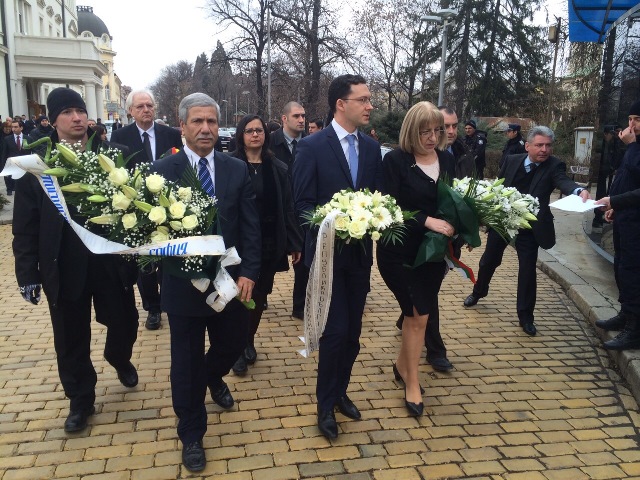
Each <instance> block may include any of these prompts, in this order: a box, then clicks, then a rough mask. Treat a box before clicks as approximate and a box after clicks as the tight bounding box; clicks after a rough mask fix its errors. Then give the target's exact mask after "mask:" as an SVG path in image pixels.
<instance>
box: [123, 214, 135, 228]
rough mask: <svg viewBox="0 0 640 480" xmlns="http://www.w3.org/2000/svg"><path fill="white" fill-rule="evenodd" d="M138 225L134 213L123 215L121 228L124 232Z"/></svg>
mask: <svg viewBox="0 0 640 480" xmlns="http://www.w3.org/2000/svg"><path fill="white" fill-rule="evenodd" d="M137 224H138V218H137V217H136V214H135V213H125V214H124V215H123V216H122V226H123V227H124V228H125V230H129V229H131V228H133V227H135V226H136V225H137Z"/></svg>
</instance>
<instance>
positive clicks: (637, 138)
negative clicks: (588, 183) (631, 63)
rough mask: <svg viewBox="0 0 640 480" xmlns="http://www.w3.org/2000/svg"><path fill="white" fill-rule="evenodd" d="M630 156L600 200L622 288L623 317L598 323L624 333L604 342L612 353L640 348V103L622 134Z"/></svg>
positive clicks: (632, 112)
mask: <svg viewBox="0 0 640 480" xmlns="http://www.w3.org/2000/svg"><path fill="white" fill-rule="evenodd" d="M618 136H619V138H620V140H622V142H624V143H625V144H626V145H627V152H626V153H625V155H624V158H623V159H622V164H621V165H620V167H619V168H618V172H617V173H616V176H615V178H614V179H613V183H612V184H611V189H610V190H609V196H608V197H604V198H602V199H600V200H598V203H602V204H603V205H604V207H603V209H604V210H606V213H605V220H607V221H613V248H614V252H615V253H614V259H613V271H614V275H615V279H616V284H617V285H618V291H619V294H620V295H619V297H618V301H619V302H620V307H621V308H620V313H618V314H617V315H616V316H615V317H613V318H610V319H608V320H598V321H596V326H598V327H600V328H602V329H603V330H607V331H609V330H621V332H620V333H619V334H618V335H617V336H616V337H615V338H613V339H611V340H608V341H606V342H604V345H603V346H604V348H606V349H608V350H629V349H636V348H640V276H639V275H638V274H639V273H640V255H638V245H640V100H638V101H637V102H635V103H634V104H633V105H631V108H630V109H629V126H628V127H627V128H625V129H624V130H622V131H621V132H620V133H619V134H618Z"/></svg>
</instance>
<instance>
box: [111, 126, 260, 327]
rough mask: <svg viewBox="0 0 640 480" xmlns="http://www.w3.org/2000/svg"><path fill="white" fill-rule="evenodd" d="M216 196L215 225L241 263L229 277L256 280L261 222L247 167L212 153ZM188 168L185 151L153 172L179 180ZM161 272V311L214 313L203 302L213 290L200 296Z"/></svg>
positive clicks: (188, 285)
mask: <svg viewBox="0 0 640 480" xmlns="http://www.w3.org/2000/svg"><path fill="white" fill-rule="evenodd" d="M122 130H124V128H123V129H122ZM214 165H215V179H214V185H215V193H216V198H217V199H218V203H217V208H218V217H217V220H216V222H217V224H218V227H219V229H220V231H221V233H222V237H223V238H224V243H225V246H226V247H227V248H230V247H236V249H237V250H238V254H239V255H240V258H242V263H241V264H240V265H238V266H234V267H229V268H227V270H228V271H229V274H230V275H231V276H232V277H233V278H234V279H237V278H238V277H247V278H250V279H251V280H253V281H256V280H257V279H258V275H259V273H260V260H261V252H262V247H261V238H260V219H259V218H258V211H257V208H256V204H255V193H254V190H253V187H252V186H251V178H250V177H249V171H248V169H247V165H246V163H245V162H243V161H242V160H239V159H237V158H233V157H230V156H229V155H226V154H224V153H220V152H215V155H214ZM188 166H190V162H189V158H188V157H187V154H186V153H185V152H184V150H181V151H180V152H178V153H176V154H175V155H170V156H168V157H165V158H163V159H161V160H157V161H156V162H154V163H153V166H152V170H154V171H156V172H158V173H159V174H161V175H162V176H163V177H165V178H166V179H167V180H173V181H178V180H180V179H181V178H182V174H183V172H184V171H185V169H186V168H187V167H188ZM167 270H168V269H164V270H163V277H162V282H163V283H162V291H161V295H162V310H164V311H165V312H167V313H171V314H178V315H189V316H210V315H211V314H212V312H213V310H212V309H211V307H209V306H208V305H207V304H206V302H205V299H206V297H207V296H208V295H209V293H211V291H213V288H212V287H210V288H209V290H208V291H207V292H205V293H204V294H203V293H200V291H198V290H196V288H195V287H194V286H193V285H192V284H191V281H190V280H187V279H184V278H180V277H177V276H173V275H171V274H170V273H169V272H168V271H167Z"/></svg>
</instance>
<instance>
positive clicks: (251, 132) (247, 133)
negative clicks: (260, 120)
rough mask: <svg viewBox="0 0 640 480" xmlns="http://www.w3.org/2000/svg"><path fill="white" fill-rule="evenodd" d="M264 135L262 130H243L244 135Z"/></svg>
mask: <svg viewBox="0 0 640 480" xmlns="http://www.w3.org/2000/svg"><path fill="white" fill-rule="evenodd" d="M263 133H264V128H245V130H244V134H245V135H253V134H256V135H262V134H263Z"/></svg>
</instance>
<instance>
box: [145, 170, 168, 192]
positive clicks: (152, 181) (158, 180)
mask: <svg viewBox="0 0 640 480" xmlns="http://www.w3.org/2000/svg"><path fill="white" fill-rule="evenodd" d="M145 184H146V185H147V188H148V189H149V191H150V192H151V193H158V192H159V191H161V190H162V188H163V187H164V177H163V176H162V175H158V174H157V173H154V174H153V175H149V176H148V177H147V178H146V179H145Z"/></svg>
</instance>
